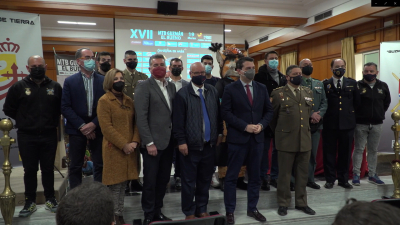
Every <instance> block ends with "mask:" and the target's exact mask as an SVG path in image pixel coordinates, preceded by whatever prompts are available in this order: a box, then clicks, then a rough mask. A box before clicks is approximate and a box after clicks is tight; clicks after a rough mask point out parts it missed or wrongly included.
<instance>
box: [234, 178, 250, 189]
mask: <svg viewBox="0 0 400 225" xmlns="http://www.w3.org/2000/svg"><path fill="white" fill-rule="evenodd" d="M236 187H238V188H239V189H242V190H247V184H246V183H245V182H244V177H239V178H238V180H237V183H236Z"/></svg>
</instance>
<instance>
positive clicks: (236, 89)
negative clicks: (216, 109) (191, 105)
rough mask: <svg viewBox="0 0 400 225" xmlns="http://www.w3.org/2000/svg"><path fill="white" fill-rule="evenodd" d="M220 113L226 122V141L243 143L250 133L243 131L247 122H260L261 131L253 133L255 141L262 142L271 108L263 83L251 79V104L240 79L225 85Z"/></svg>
mask: <svg viewBox="0 0 400 225" xmlns="http://www.w3.org/2000/svg"><path fill="white" fill-rule="evenodd" d="M221 115H222V118H223V120H224V121H225V123H226V126H227V130H228V136H227V139H226V140H227V142H229V143H235V144H245V143H247V142H248V141H249V139H250V137H251V135H253V134H250V133H248V132H246V131H245V129H246V126H247V125H248V124H259V123H260V124H262V125H263V131H262V132H260V133H259V134H256V135H255V138H256V141H257V142H259V143H261V142H264V129H265V128H267V126H268V125H269V122H270V121H271V120H272V116H273V109H272V106H271V102H270V101H269V96H268V91H267V88H266V87H265V85H262V84H260V83H258V82H256V81H253V105H250V102H249V99H248V98H247V94H246V91H245V90H244V87H243V85H242V82H241V81H240V80H238V81H235V82H233V83H231V84H229V85H227V86H226V87H225V91H224V94H223V96H222V102H221Z"/></svg>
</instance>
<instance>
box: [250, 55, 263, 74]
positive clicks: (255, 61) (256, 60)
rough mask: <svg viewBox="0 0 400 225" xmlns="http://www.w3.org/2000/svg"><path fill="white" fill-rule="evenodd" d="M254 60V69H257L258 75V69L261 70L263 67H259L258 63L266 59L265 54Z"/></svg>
mask: <svg viewBox="0 0 400 225" xmlns="http://www.w3.org/2000/svg"><path fill="white" fill-rule="evenodd" d="M252 58H253V59H254V67H255V68H256V73H258V68H260V66H261V65H258V61H260V60H262V59H264V54H260V55H255V56H253V57H252Z"/></svg>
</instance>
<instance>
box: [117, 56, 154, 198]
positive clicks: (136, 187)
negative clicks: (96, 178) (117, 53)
mask: <svg viewBox="0 0 400 225" xmlns="http://www.w3.org/2000/svg"><path fill="white" fill-rule="evenodd" d="M124 63H125V65H126V69H125V70H124V74H123V76H124V80H125V88H124V90H123V92H124V94H126V95H128V96H129V97H130V98H131V99H132V100H134V95H135V89H136V86H137V85H138V84H139V83H140V82H142V81H143V80H147V78H148V77H147V75H146V74H144V73H142V72H139V71H137V70H136V66H137V64H138V59H137V55H136V52H134V51H132V50H128V51H126V52H125V58H124ZM135 154H138V157H137V159H138V163H137V165H138V173H140V171H141V164H142V163H141V161H142V160H141V157H140V153H139V151H136V153H135ZM129 185H130V187H129ZM129 189H130V190H131V191H143V185H142V183H141V182H140V181H139V180H133V181H131V182H129V181H128V183H127V186H126V189H125V191H126V192H129Z"/></svg>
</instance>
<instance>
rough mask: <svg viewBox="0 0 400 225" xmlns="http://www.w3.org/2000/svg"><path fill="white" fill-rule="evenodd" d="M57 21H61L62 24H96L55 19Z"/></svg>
mask: <svg viewBox="0 0 400 225" xmlns="http://www.w3.org/2000/svg"><path fill="white" fill-rule="evenodd" d="M57 23H62V24H77V25H92V26H95V25H96V23H88V22H72V21H57Z"/></svg>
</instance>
